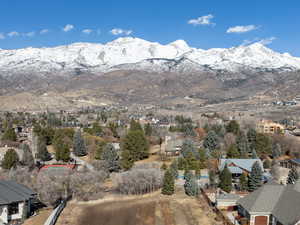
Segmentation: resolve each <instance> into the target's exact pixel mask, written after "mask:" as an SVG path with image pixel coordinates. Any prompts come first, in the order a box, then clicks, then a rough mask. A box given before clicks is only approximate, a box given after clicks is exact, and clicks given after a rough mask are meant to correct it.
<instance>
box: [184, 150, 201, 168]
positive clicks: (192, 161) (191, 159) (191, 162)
mask: <svg viewBox="0 0 300 225" xmlns="http://www.w3.org/2000/svg"><path fill="white" fill-rule="evenodd" d="M185 162H186V166H187V167H188V169H190V170H195V168H196V166H197V164H198V161H197V159H196V158H195V156H194V155H193V154H192V153H191V152H189V153H188V155H187V157H186V158H185Z"/></svg>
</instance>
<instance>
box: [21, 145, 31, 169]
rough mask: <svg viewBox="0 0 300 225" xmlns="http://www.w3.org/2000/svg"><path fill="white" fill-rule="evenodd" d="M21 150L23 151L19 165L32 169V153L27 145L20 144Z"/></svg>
mask: <svg viewBox="0 0 300 225" xmlns="http://www.w3.org/2000/svg"><path fill="white" fill-rule="evenodd" d="M21 149H22V151H23V156H22V160H21V164H22V165H24V166H28V167H29V168H30V169H33V168H34V158H33V155H32V152H31V150H30V148H29V146H28V145H27V144H22V145H21Z"/></svg>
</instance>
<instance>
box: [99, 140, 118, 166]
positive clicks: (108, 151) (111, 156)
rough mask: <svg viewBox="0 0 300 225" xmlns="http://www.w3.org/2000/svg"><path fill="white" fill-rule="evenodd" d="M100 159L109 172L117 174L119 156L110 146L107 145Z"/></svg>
mask: <svg viewBox="0 0 300 225" xmlns="http://www.w3.org/2000/svg"><path fill="white" fill-rule="evenodd" d="M101 159H102V160H104V161H105V162H106V163H107V165H108V170H109V172H117V171H119V169H120V164H119V155H118V152H117V150H116V149H115V148H114V146H113V145H112V144H107V145H106V146H105V147H104V149H103V152H102V155H101Z"/></svg>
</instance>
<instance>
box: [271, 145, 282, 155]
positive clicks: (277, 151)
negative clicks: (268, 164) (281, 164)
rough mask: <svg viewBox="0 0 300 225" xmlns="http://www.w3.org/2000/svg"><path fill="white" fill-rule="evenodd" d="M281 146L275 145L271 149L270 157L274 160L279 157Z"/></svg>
mask: <svg viewBox="0 0 300 225" xmlns="http://www.w3.org/2000/svg"><path fill="white" fill-rule="evenodd" d="M281 154H282V152H281V146H280V144H279V143H277V144H275V145H274V146H273V149H272V156H273V158H274V159H276V158H279V157H280V156H281Z"/></svg>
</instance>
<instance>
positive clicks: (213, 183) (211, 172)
mask: <svg viewBox="0 0 300 225" xmlns="http://www.w3.org/2000/svg"><path fill="white" fill-rule="evenodd" d="M208 177H209V184H210V186H212V187H215V186H216V172H215V171H214V170H209V171H208Z"/></svg>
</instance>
